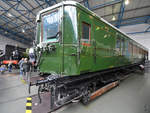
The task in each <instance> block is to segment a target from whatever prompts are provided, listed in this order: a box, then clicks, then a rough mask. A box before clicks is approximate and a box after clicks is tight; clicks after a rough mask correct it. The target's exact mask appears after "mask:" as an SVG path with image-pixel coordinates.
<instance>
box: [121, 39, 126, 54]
mask: <svg viewBox="0 0 150 113" xmlns="http://www.w3.org/2000/svg"><path fill="white" fill-rule="evenodd" d="M121 43H122V44H121V46H122V47H121V48H122V50H121V51H122V55H125V48H124V46H125V40H124V39H122V40H121Z"/></svg>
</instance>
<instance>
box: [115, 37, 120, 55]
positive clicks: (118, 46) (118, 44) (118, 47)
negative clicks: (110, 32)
mask: <svg viewBox="0 0 150 113" xmlns="http://www.w3.org/2000/svg"><path fill="white" fill-rule="evenodd" d="M116 49H117V52H118V53H119V55H120V54H121V39H120V38H117V42H116Z"/></svg>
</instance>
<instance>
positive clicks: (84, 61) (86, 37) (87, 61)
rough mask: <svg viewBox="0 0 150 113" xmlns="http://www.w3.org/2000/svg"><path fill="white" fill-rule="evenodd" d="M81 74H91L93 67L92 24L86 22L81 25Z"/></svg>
mask: <svg viewBox="0 0 150 113" xmlns="http://www.w3.org/2000/svg"><path fill="white" fill-rule="evenodd" d="M80 30H81V32H80V36H81V38H80V72H81V73H87V72H90V70H91V66H92V63H93V62H92V49H91V48H92V47H91V46H92V45H91V24H90V23H88V22H85V21H82V22H81V23H80Z"/></svg>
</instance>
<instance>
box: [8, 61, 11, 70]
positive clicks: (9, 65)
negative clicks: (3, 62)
mask: <svg viewBox="0 0 150 113" xmlns="http://www.w3.org/2000/svg"><path fill="white" fill-rule="evenodd" d="M8 71H9V72H11V71H12V62H9V64H8Z"/></svg>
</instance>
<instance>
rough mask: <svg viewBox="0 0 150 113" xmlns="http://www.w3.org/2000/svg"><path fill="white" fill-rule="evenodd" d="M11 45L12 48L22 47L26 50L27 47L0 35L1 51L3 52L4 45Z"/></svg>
mask: <svg viewBox="0 0 150 113" xmlns="http://www.w3.org/2000/svg"><path fill="white" fill-rule="evenodd" d="M7 44H8V45H13V46H16V45H17V46H18V47H22V48H27V47H29V46H27V45H25V44H22V43H20V42H17V41H15V40H12V39H9V38H6V37H4V36H2V35H0V49H1V50H4V49H5V45H7Z"/></svg>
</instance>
